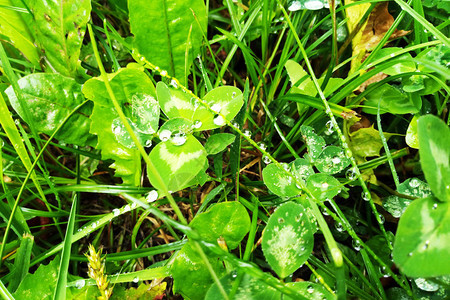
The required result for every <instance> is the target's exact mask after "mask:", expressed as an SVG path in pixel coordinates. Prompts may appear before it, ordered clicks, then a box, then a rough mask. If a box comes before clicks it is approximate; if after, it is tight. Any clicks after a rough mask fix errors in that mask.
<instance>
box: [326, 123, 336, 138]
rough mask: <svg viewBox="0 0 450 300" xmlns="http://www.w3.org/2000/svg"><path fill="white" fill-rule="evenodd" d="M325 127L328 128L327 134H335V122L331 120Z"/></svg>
mask: <svg viewBox="0 0 450 300" xmlns="http://www.w3.org/2000/svg"><path fill="white" fill-rule="evenodd" d="M325 128H326V130H325V134H326V135H331V134H333V131H334V126H333V122H332V121H331V120H330V121H328V122H327V123H326V124H325Z"/></svg>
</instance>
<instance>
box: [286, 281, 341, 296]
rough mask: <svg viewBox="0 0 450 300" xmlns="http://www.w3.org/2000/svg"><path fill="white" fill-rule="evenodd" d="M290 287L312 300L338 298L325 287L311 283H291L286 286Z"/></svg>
mask: <svg viewBox="0 0 450 300" xmlns="http://www.w3.org/2000/svg"><path fill="white" fill-rule="evenodd" d="M286 285H287V286H289V287H293V288H294V289H296V290H297V291H298V292H299V293H300V294H302V295H303V296H305V297H306V298H307V299H310V300H333V299H336V297H335V296H334V295H333V294H331V293H330V292H329V291H328V290H327V289H326V288H325V287H324V286H323V285H321V284H317V283H312V282H309V281H301V282H289V283H287V284H286ZM286 298H287V299H292V297H289V296H287V297H286Z"/></svg>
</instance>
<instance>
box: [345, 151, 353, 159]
mask: <svg viewBox="0 0 450 300" xmlns="http://www.w3.org/2000/svg"><path fill="white" fill-rule="evenodd" d="M352 155H353V153H352V150H350V149H347V150H345V156H347V157H348V158H352Z"/></svg>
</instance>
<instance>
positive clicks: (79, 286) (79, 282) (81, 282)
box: [75, 279, 86, 289]
mask: <svg viewBox="0 0 450 300" xmlns="http://www.w3.org/2000/svg"><path fill="white" fill-rule="evenodd" d="M85 285H86V281H85V280H84V279H80V280H77V281H75V287H76V288H77V289H82V288H84V286H85Z"/></svg>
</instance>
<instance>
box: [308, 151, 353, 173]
mask: <svg viewBox="0 0 450 300" xmlns="http://www.w3.org/2000/svg"><path fill="white" fill-rule="evenodd" d="M349 164H350V159H349V158H347V157H346V156H345V153H344V150H343V149H342V148H341V147H337V146H328V147H326V148H325V149H323V151H322V152H321V153H320V154H319V156H318V157H317V159H316V160H315V162H314V165H315V166H316V168H317V169H318V170H319V172H321V173H325V174H336V173H339V172H340V171H342V170H344V169H345V168H346V167H347V166H348V165H349Z"/></svg>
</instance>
